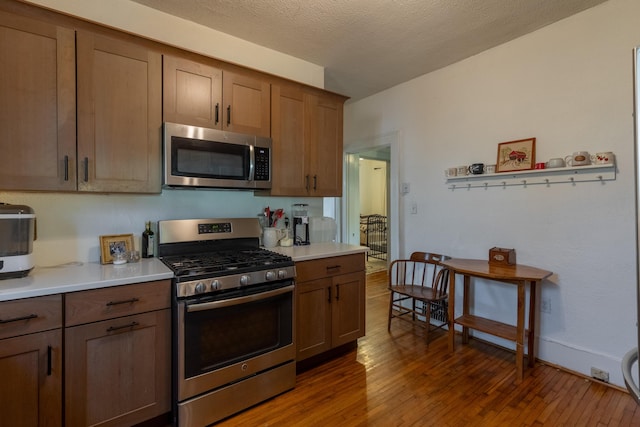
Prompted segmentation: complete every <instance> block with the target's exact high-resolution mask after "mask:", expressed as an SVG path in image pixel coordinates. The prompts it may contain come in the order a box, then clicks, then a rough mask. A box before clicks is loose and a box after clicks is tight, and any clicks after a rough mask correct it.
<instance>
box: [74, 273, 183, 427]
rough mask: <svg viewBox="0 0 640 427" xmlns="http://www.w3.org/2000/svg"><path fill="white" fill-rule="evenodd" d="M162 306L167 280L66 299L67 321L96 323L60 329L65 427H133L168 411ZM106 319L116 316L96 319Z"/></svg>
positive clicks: (167, 329) (166, 321) (167, 330)
mask: <svg viewBox="0 0 640 427" xmlns="http://www.w3.org/2000/svg"><path fill="white" fill-rule="evenodd" d="M158 289H161V290H162V293H163V294H164V296H162V298H159V293H158ZM168 304H169V281H159V282H150V283H147V284H139V285H127V286H118V287H114V288H109V289H100V290H96V291H85V292H78V293H75V294H71V297H68V298H67V300H66V304H65V309H66V313H67V319H69V318H71V319H74V318H77V319H79V318H80V316H85V313H94V315H95V318H96V319H100V320H98V321H93V322H91V323H85V324H80V325H77V326H68V327H66V328H65V399H64V400H65V426H67V427H72V426H131V425H135V424H137V423H141V422H143V421H146V420H149V419H151V418H154V417H156V416H159V415H162V414H164V413H167V412H169V411H170V410H171V396H170V390H171V374H170V373H171V354H170V346H171V311H170V308H169V306H168ZM79 307H81V308H82V309H81V310H79V309H78V308H79ZM150 309H151V311H147V310H150ZM140 310H145V311H144V312H138V311H140ZM127 311H129V312H131V313H133V314H130V315H122V314H126V312H127ZM109 312H111V313H113V314H112V315H114V314H115V313H118V316H117V317H113V318H109V319H106V320H102V319H103V318H104V317H109ZM89 320H91V319H90V318H89V319H86V321H89ZM71 322H72V323H73V320H71Z"/></svg>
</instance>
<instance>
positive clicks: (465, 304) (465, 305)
mask: <svg viewBox="0 0 640 427" xmlns="http://www.w3.org/2000/svg"><path fill="white" fill-rule="evenodd" d="M470 282H471V277H469V276H468V275H466V274H465V275H464V289H463V291H462V315H463V316H466V315H467V314H469V284H470ZM462 342H463V343H464V344H468V343H469V328H468V327H467V326H463V327H462Z"/></svg>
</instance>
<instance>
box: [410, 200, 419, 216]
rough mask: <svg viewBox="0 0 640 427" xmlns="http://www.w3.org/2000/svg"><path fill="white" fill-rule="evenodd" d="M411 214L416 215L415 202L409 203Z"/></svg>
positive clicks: (416, 207) (416, 205)
mask: <svg viewBox="0 0 640 427" xmlns="http://www.w3.org/2000/svg"><path fill="white" fill-rule="evenodd" d="M411 213H412V214H417V213H418V204H417V203H416V202H411Z"/></svg>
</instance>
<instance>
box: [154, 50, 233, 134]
mask: <svg viewBox="0 0 640 427" xmlns="http://www.w3.org/2000/svg"><path fill="white" fill-rule="evenodd" d="M163 70H164V76H163V118H164V121H165V122H173V123H180V124H185V125H192V126H200V127H206V128H211V129H221V128H222V71H221V70H220V69H218V68H215V67H211V66H208V65H205V64H200V63H197V62H194V61H189V60H187V59H182V58H176V57H173V56H167V55H165V56H164V57H163Z"/></svg>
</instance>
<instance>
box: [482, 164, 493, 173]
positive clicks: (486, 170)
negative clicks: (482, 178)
mask: <svg viewBox="0 0 640 427" xmlns="http://www.w3.org/2000/svg"><path fill="white" fill-rule="evenodd" d="M484 173H487V174H488V173H496V165H485V166H484Z"/></svg>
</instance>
